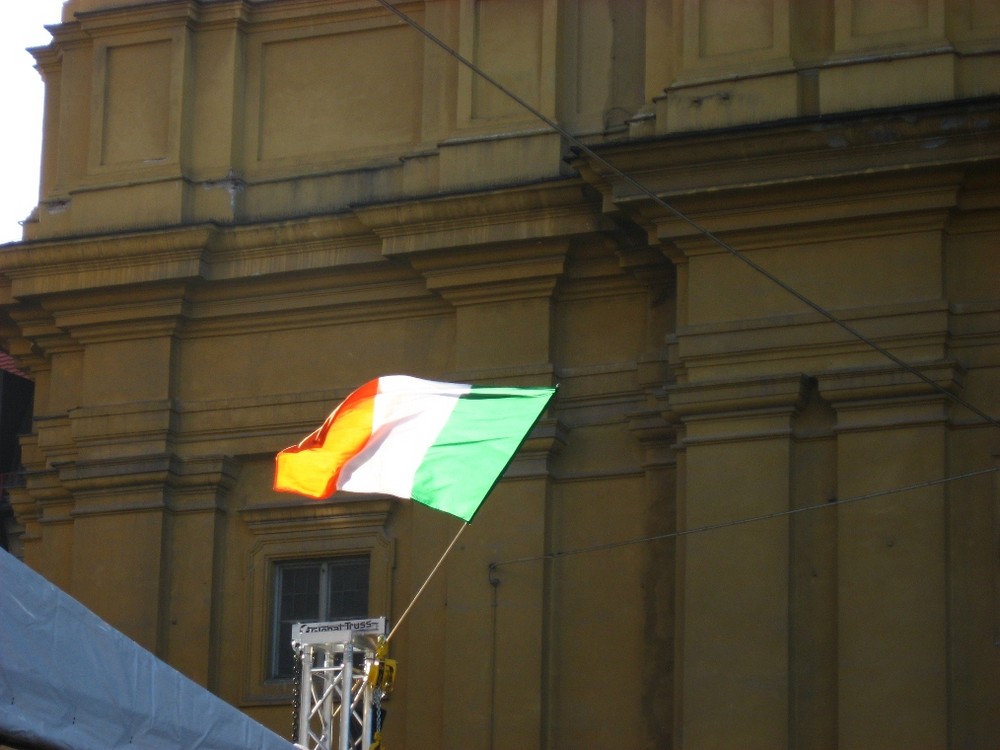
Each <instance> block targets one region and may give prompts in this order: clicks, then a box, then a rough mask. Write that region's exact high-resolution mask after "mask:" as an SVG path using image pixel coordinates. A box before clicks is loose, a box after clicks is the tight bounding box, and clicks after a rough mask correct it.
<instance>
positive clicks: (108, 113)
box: [100, 39, 172, 165]
mask: <svg viewBox="0 0 1000 750" xmlns="http://www.w3.org/2000/svg"><path fill="white" fill-rule="evenodd" d="M171 47H172V45H171V41H170V40H168V39H161V40H157V41H153V42H146V43H144V44H129V45H123V46H119V47H108V48H107V50H106V51H105V74H104V91H103V98H102V99H103V100H102V106H103V117H102V126H103V127H102V135H101V159H100V163H101V164H102V165H116V164H130V163H136V162H144V161H154V160H163V159H165V158H166V157H167V155H168V151H169V135H170V132H169V131H170V88H171V85H170V84H171V57H172V49H171Z"/></svg>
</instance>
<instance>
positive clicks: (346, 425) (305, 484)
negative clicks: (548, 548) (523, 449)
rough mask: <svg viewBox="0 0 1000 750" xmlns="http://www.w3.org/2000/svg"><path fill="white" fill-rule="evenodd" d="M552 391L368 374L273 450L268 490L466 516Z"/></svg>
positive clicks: (473, 511)
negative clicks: (405, 504) (313, 424)
mask: <svg viewBox="0 0 1000 750" xmlns="http://www.w3.org/2000/svg"><path fill="white" fill-rule="evenodd" d="M553 393H555V389H554V388H504V387H492V386H475V385H465V384H460V383H440V382H436V381H432V380H421V379H419V378H413V377H409V376H406V375H391V376H388V377H381V378H378V379H376V380H372V381H370V382H368V383H366V384H365V385H363V386H361V387H360V388H358V389H357V390H356V391H354V393H352V394H351V395H350V396H348V397H347V398H346V399H345V400H344V401H343V403H341V404H340V406H338V407H337V408H336V409H335V410H334V411H333V413H332V414H331V415H330V416H329V417H327V419H326V421H325V422H324V423H323V424H322V425H321V426H320V428H319V429H318V430H316V431H315V432H314V433H312V434H311V435H309V436H308V437H306V438H305V439H304V440H303V441H302V442H301V443H299V444H298V445H294V446H292V447H291V448H286V449H285V450H283V451H281V453H279V454H278V455H277V459H276V467H275V474H274V489H275V490H278V491H280V492H295V493H298V494H300V495H306V496H307V497H314V498H325V497H328V496H330V495H331V494H333V493H334V492H335V491H337V490H345V491H348V492H374V493H380V494H386V495H395V496H396V497H404V498H412V499H413V500H416V501H417V502H419V503H423V504H424V505H428V506H430V507H432V508H436V509H438V510H441V511H444V512H446V513H451V514H452V515H455V516H458V517H459V518H461V519H463V520H465V521H466V522H468V521H471V520H472V517H473V516H474V515H475V514H476V511H477V510H478V509H479V506H480V505H481V504H482V502H483V500H485V499H486V496H487V495H488V494H489V492H490V490H491V489H493V485H495V484H496V482H497V480H498V479H499V478H500V475H501V474H503V472H504V469H506V468H507V465H508V464H509V463H510V461H511V459H513V457H514V454H515V453H516V452H517V449H518V448H519V447H520V445H521V443H522V442H523V441H524V438H525V437H526V436H527V434H528V431H529V430H530V429H531V427H532V425H533V424H534V423H535V422H536V421H537V420H538V417H539V416H540V415H541V413H542V411H543V410H544V409H545V407H546V405H547V404H548V403H549V400H550V399H551V398H552V394H553Z"/></svg>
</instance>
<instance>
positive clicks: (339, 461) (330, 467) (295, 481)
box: [274, 380, 378, 499]
mask: <svg viewBox="0 0 1000 750" xmlns="http://www.w3.org/2000/svg"><path fill="white" fill-rule="evenodd" d="M376 393H378V380H372V381H370V382H368V383H365V384H364V385H363V386H361V387H360V388H358V389H357V390H356V391H354V392H353V393H352V394H351V395H350V396H348V397H347V398H346V399H344V401H343V403H341V404H340V406H338V407H337V408H336V409H335V410H334V412H333V413H332V414H331V415H330V416H329V417H327V418H326V421H325V422H323V424H322V425H321V426H320V427H319V429H318V430H316V431H315V432H313V433H312V434H311V435H309V436H307V437H306V438H305V439H304V440H303V441H302V442H301V443H299V444H298V445H293V446H292V447H290V448H285V450H283V451H281V453H279V454H278V455H277V457H276V458H275V461H276V463H277V465H276V467H275V472H274V489H275V490H276V491H278V492H296V493H298V494H300V495H306V496H307V497H314V498H317V499H321V498H325V497H329V496H330V495H332V494H333V493H334V492H335V491H336V489H337V480H338V479H339V478H340V470H341V468H342V467H343V466H344V464H345V463H346V462H347V461H348V460H350V459H351V458H352V457H353V456H354V455H356V454H357V453H358V452H359V451H360V450H361V449H362V448H363V447H364V446H365V443H367V442H368V440H369V438H370V437H371V433H372V420H373V417H374V412H375V394H376Z"/></svg>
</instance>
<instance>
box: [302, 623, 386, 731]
mask: <svg viewBox="0 0 1000 750" xmlns="http://www.w3.org/2000/svg"><path fill="white" fill-rule="evenodd" d="M385 633H386V622H385V618H384V617H372V618H360V619H357V620H343V621H339V622H314V623H307V624H299V625H295V626H294V627H293V628H292V647H293V648H294V649H295V652H296V657H297V659H298V664H299V666H300V668H301V674H300V676H299V683H298V686H299V689H298V706H297V708H296V728H295V735H296V744H297V745H298V746H299V747H301V748H304V750H374V748H376V747H377V746H378V744H379V742H378V740H377V736H378V733H379V732H380V730H381V723H382V709H381V701H382V698H383V697H384V695H385V693H386V692H388V689H389V688H390V687H391V680H388V681H387V680H386V679H383V676H385V672H384V663H382V662H380V658H379V657H381V656H384V654H383V653H382V652H383V651H384V648H383V649H381V650H380V649H379V642H380V639H381V642H382V643H383V644H384V643H385Z"/></svg>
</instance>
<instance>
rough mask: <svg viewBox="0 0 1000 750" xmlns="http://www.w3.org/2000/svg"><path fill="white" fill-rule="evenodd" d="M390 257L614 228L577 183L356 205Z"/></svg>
mask: <svg viewBox="0 0 1000 750" xmlns="http://www.w3.org/2000/svg"><path fill="white" fill-rule="evenodd" d="M354 212H355V215H356V216H357V217H358V218H359V219H360V220H361V221H362V222H363V223H364V224H365V225H366V226H368V227H369V228H370V229H371V230H372V231H373V232H375V233H376V234H377V235H378V236H379V237H380V238H381V240H382V252H383V253H384V254H385V255H386V256H389V257H400V258H402V257H412V256H414V255H417V254H420V253H426V252H428V251H435V252H437V251H441V250H447V249H460V248H476V247H482V246H492V245H497V244H499V243H523V242H531V241H535V240H541V239H547V238H557V237H568V236H572V235H576V234H586V233H589V232H594V231H602V230H609V231H610V230H613V229H614V225H613V224H612V222H611V221H610V220H609V219H607V218H606V217H604V216H602V215H601V214H600V213H598V212H597V211H595V210H594V208H593V201H592V200H591V199H590V198H588V197H587V196H586V195H585V192H584V186H583V185H582V184H581V183H580V182H579V181H576V180H565V181H558V182H545V183H539V184H538V185H535V186H531V187H529V188H525V187H519V188H516V189H515V188H511V189H506V190H495V191H492V192H485V193H474V194H463V195H456V196H445V197H440V198H423V199H420V200H411V201H406V202H401V203H393V204H387V205H381V206H366V207H360V206H359V207H355V209H354Z"/></svg>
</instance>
